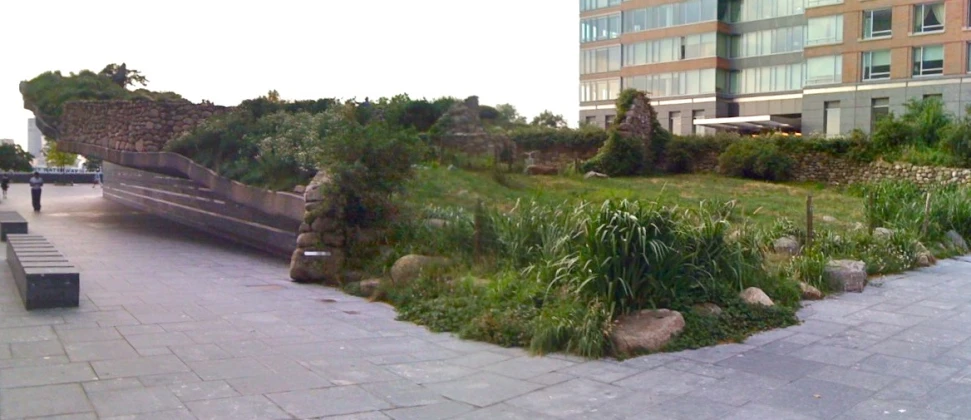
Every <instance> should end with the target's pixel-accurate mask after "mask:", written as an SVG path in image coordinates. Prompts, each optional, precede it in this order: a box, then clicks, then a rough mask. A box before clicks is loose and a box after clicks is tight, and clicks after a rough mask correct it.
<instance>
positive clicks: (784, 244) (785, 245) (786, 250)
mask: <svg viewBox="0 0 971 420" xmlns="http://www.w3.org/2000/svg"><path fill="white" fill-rule="evenodd" d="M772 248H773V249H775V252H777V253H779V254H784V255H796V254H799V241H797V240H796V238H793V237H791V236H783V237H781V238H779V239H776V240H775V242H773V243H772Z"/></svg>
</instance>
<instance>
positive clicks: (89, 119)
mask: <svg viewBox="0 0 971 420" xmlns="http://www.w3.org/2000/svg"><path fill="white" fill-rule="evenodd" d="M230 109H231V108H228V107H223V106H217V105H212V104H208V103H203V104H193V103H191V102H189V101H178V102H176V101H168V102H165V101H147V100H145V101H124V100H115V101H76V102H68V103H67V104H65V105H64V113H63V116H62V118H61V123H60V125H61V126H60V131H61V140H66V141H71V142H77V143H84V144H93V145H97V146H101V147H105V148H108V149H114V150H123V151H129V152H158V151H161V150H162V148H163V147H164V146H165V144H166V143H167V142H168V141H170V140H172V139H175V138H178V137H179V136H181V135H182V134H183V133H185V132H188V131H190V130H192V129H193V128H195V127H196V126H197V125H199V124H200V123H202V122H203V121H205V120H206V119H207V118H209V117H212V116H213V115H218V114H222V113H225V112H227V111H228V110H230Z"/></svg>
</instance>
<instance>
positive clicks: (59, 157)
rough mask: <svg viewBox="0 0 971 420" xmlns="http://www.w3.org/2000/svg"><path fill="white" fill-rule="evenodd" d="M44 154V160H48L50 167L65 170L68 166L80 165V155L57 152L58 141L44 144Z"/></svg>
mask: <svg viewBox="0 0 971 420" xmlns="http://www.w3.org/2000/svg"><path fill="white" fill-rule="evenodd" d="M42 153H43V154H44V158H45V159H46V160H47V165H48V166H53V167H55V168H64V167H68V166H77V164H78V155H76V154H74V153H67V152H62V151H60V150H57V142H56V141H52V140H47V142H46V143H45V144H44V149H43V150H42Z"/></svg>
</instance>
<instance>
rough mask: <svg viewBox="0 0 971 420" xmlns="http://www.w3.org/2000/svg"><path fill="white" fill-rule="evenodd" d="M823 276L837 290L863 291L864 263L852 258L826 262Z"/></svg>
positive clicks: (864, 278) (865, 276)
mask: <svg viewBox="0 0 971 420" xmlns="http://www.w3.org/2000/svg"><path fill="white" fill-rule="evenodd" d="M823 278H824V279H825V280H826V282H827V283H828V284H829V287H830V288H832V289H833V290H835V291H838V292H855V293H861V292H863V288H864V287H866V281H867V274H866V263H865V262H863V261H853V260H834V261H830V262H828V263H826V268H825V269H823Z"/></svg>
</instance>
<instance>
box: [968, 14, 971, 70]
mask: <svg viewBox="0 0 971 420" xmlns="http://www.w3.org/2000/svg"><path fill="white" fill-rule="evenodd" d="M969 9H971V6H969ZM967 50H968V62H967V65H968V70H967V71H968V73H971V42H969V43H968V48H967Z"/></svg>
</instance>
